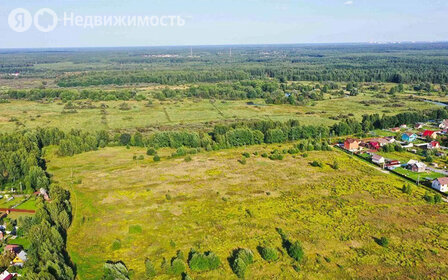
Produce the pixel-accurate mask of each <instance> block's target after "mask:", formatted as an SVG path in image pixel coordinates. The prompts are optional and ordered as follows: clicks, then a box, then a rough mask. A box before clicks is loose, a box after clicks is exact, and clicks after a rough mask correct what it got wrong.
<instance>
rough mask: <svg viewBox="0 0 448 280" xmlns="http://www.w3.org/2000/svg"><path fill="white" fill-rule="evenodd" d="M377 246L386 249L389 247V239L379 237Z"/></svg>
mask: <svg viewBox="0 0 448 280" xmlns="http://www.w3.org/2000/svg"><path fill="white" fill-rule="evenodd" d="M377 243H378V245H380V246H382V247H388V246H389V239H387V237H384V236H383V237H381V238H380V239H378V241H377Z"/></svg>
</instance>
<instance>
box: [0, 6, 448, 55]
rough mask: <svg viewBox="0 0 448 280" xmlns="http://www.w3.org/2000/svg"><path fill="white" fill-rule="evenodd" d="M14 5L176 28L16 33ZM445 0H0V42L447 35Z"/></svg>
mask: <svg viewBox="0 0 448 280" xmlns="http://www.w3.org/2000/svg"><path fill="white" fill-rule="evenodd" d="M15 8H25V9H27V10H29V11H30V12H31V14H34V13H35V12H36V11H38V10H39V9H41V8H50V9H52V10H54V11H55V12H56V13H57V14H58V16H59V18H60V19H61V18H63V15H64V12H66V13H68V14H70V13H71V12H73V13H75V14H76V15H81V16H114V15H115V16H133V15H135V16H145V15H148V16H164V15H176V16H181V17H183V18H185V19H187V21H186V24H185V25H184V26H175V27H160V26H159V27H96V28H93V29H91V28H80V27H70V26H63V23H62V22H59V24H58V26H57V27H56V29H55V30H54V31H51V32H48V33H42V32H40V31H38V30H37V29H36V28H35V27H34V26H32V27H31V28H30V29H29V30H28V31H26V32H23V33H17V32H15V31H13V30H12V29H11V28H10V27H9V25H8V16H9V14H10V12H11V11H12V10H13V9H15ZM447 15H448V1H446V0H351V1H350V0H225V1H222V0H148V1H144V0H126V1H124V0H47V1H39V0H21V1H10V0H0V48H34V47H100V46H167V45H221V44H276V43H336V42H371V41H382V42H384V41H388V42H389V41H448V28H446V27H447V26H448V16H447Z"/></svg>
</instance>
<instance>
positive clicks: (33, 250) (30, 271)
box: [19, 185, 75, 280]
mask: <svg viewBox="0 0 448 280" xmlns="http://www.w3.org/2000/svg"><path fill="white" fill-rule="evenodd" d="M49 196H50V198H51V202H46V201H44V200H43V199H42V198H40V199H39V202H38V204H37V211H36V214H35V215H34V216H32V217H26V218H23V219H20V220H19V225H20V228H21V230H22V231H23V232H24V236H25V238H26V239H27V240H28V241H29V242H30V244H31V245H30V247H29V248H28V250H27V254H28V261H27V262H26V264H25V267H24V271H23V274H24V277H25V278H26V279H30V280H42V279H46V280H53V279H54V280H56V279H57V280H71V279H74V278H75V271H74V269H73V264H72V263H71V261H70V258H69V256H68V253H67V251H66V241H67V229H68V228H69V226H70V223H71V219H72V217H71V204H70V201H69V200H70V193H69V192H68V191H66V190H64V189H62V188H60V187H58V186H54V185H51V186H50V192H49Z"/></svg>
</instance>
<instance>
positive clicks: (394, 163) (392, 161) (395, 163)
mask: <svg viewBox="0 0 448 280" xmlns="http://www.w3.org/2000/svg"><path fill="white" fill-rule="evenodd" d="M389 164H390V165H398V164H400V162H399V161H398V160H391V161H389Z"/></svg>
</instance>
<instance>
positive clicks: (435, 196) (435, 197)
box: [434, 193, 442, 204]
mask: <svg viewBox="0 0 448 280" xmlns="http://www.w3.org/2000/svg"><path fill="white" fill-rule="evenodd" d="M441 202H442V196H441V195H440V194H438V193H437V194H435V195H434V203H436V204H437V203H441Z"/></svg>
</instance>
